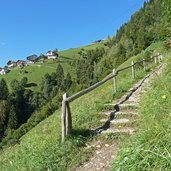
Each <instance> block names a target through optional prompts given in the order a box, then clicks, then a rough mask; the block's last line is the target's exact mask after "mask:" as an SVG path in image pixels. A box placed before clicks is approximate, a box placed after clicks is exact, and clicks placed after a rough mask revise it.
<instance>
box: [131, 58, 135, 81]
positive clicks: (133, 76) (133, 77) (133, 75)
mask: <svg viewBox="0 0 171 171" xmlns="http://www.w3.org/2000/svg"><path fill="white" fill-rule="evenodd" d="M131 64H132V79H135V70H134V61H132V63H131Z"/></svg>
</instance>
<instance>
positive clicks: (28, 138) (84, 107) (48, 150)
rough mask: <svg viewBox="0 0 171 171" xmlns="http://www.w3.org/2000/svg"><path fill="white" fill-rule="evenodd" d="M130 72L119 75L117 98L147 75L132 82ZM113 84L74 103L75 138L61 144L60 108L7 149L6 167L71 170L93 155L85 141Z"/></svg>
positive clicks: (4, 155) (3, 157)
mask: <svg viewBox="0 0 171 171" xmlns="http://www.w3.org/2000/svg"><path fill="white" fill-rule="evenodd" d="M156 48H157V49H159V48H160V49H161V50H162V51H160V52H163V53H164V51H163V48H162V46H161V43H158V44H154V45H152V46H151V47H149V48H148V49H147V50H150V49H156ZM143 56H144V55H143V54H140V55H138V56H135V57H133V58H132V59H130V60H128V61H127V62H125V63H124V64H123V65H121V66H120V67H121V68H122V67H123V66H127V65H130V63H131V60H133V59H134V60H135V61H136V60H138V59H140V58H142V57H143ZM130 73H131V70H130V71H129V72H128V71H125V72H123V74H121V75H120V77H119V78H118V86H119V87H120V89H119V93H118V95H117V96H116V97H115V99H118V98H119V97H121V95H122V94H123V93H124V92H125V91H127V90H128V89H129V88H130V87H131V86H132V85H133V84H134V83H135V82H137V81H138V80H139V79H140V78H142V77H143V76H144V75H145V74H146V73H144V72H142V68H140V70H139V72H137V75H136V80H135V81H132V80H131V79H130V77H131V75H130ZM112 84H113V81H109V82H108V83H106V84H104V85H103V86H101V87H99V88H98V89H96V90H94V91H92V92H91V93H89V94H87V95H85V96H83V97H81V98H79V99H78V100H76V101H74V102H73V103H72V104H71V110H72V113H73V124H74V130H75V131H74V136H73V138H71V139H69V140H68V141H66V142H65V143H64V144H61V143H60V141H61V124H60V120H61V110H58V111H56V112H55V113H54V114H53V115H52V116H50V117H49V118H48V119H46V120H44V121H43V122H41V123H40V124H39V125H37V126H36V127H35V128H34V129H32V130H31V131H30V132H28V133H27V134H26V135H25V136H23V137H22V139H21V141H20V144H17V145H15V146H14V147H11V148H7V149H4V150H3V153H2V155H1V156H0V163H1V167H2V170H4V169H7V170H12V169H14V170H47V169H49V170H68V169H69V168H70V169H71V168H73V167H75V166H76V165H78V164H79V163H80V162H82V161H84V160H86V159H87V157H88V156H90V155H91V153H92V150H91V151H89V150H88V149H87V150H85V149H84V148H83V147H84V145H85V143H87V142H88V141H90V140H91V139H94V138H95V137H93V135H89V131H88V130H90V129H91V128H94V127H97V126H99V125H100V122H99V121H100V118H101V116H100V115H99V114H98V113H99V112H100V111H101V110H102V109H103V104H104V103H107V102H110V101H111V100H112V99H113V98H112V96H113V93H112V92H113V88H112V87H113V85H112ZM98 92H101V93H98ZM85 102H86V103H85ZM52 151H53V153H52ZM61 158H62V160H61ZM28 161H29V162H28Z"/></svg>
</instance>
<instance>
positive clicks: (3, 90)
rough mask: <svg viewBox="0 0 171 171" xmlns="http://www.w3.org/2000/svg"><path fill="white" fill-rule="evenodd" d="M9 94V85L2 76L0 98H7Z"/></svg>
mask: <svg viewBox="0 0 171 171" xmlns="http://www.w3.org/2000/svg"><path fill="white" fill-rule="evenodd" d="M8 95H9V91H8V87H7V84H6V82H5V80H4V79H3V78H2V79H1V80H0V100H7V98H8Z"/></svg>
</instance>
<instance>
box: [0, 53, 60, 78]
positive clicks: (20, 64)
mask: <svg viewBox="0 0 171 171" xmlns="http://www.w3.org/2000/svg"><path fill="white" fill-rule="evenodd" d="M57 58H58V53H57V51H52V50H50V51H48V52H47V53H46V55H43V54H41V55H40V56H37V55H35V54H34V55H31V56H28V57H26V60H25V61H24V60H17V61H13V60H9V61H8V62H7V65H6V66H5V67H4V68H0V75H5V74H7V73H9V72H10V71H11V69H13V68H15V67H24V66H27V65H30V64H35V63H36V62H41V63H43V62H44V60H45V59H53V60H54V59H57Z"/></svg>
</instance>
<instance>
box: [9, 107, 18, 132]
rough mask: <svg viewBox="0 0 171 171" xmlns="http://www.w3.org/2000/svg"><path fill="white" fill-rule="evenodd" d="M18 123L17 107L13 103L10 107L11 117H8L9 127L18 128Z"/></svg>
mask: <svg viewBox="0 0 171 171" xmlns="http://www.w3.org/2000/svg"><path fill="white" fill-rule="evenodd" d="M17 125H18V122H17V114H16V111H15V107H14V106H13V105H12V106H11V108H10V113H9V119H8V129H16V128H17Z"/></svg>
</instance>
